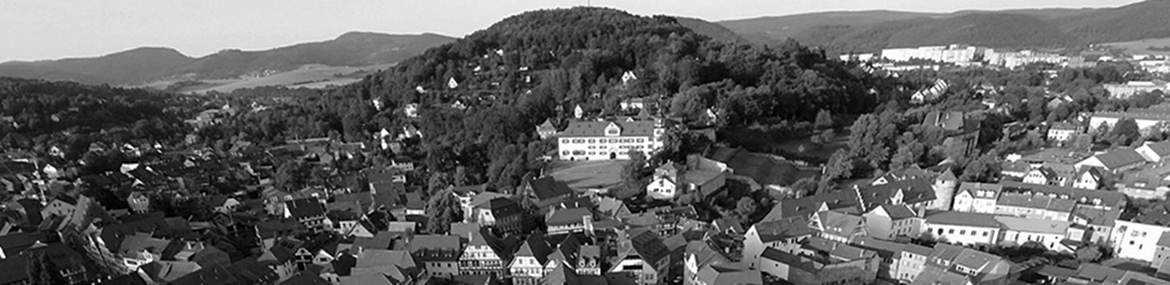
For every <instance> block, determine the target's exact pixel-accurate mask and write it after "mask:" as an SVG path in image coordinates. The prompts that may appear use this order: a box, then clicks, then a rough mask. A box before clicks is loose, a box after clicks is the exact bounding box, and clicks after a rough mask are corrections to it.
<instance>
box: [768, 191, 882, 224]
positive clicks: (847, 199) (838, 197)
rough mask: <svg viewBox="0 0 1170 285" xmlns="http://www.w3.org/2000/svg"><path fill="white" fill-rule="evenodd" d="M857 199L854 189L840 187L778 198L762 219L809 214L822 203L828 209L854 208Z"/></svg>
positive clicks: (816, 209)
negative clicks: (791, 197) (826, 191)
mask: <svg viewBox="0 0 1170 285" xmlns="http://www.w3.org/2000/svg"><path fill="white" fill-rule="evenodd" d="M858 199H859V197H858V195H857V192H856V191H853V190H851V189H842V190H838V191H833V192H828V193H817V194H816V195H813V196H807V197H803V198H799V199H785V200H780V201H776V205H775V206H772V210H771V211H770V212H768V215H767V216H766V217H764V219H763V220H764V221H772V220H780V219H784V218H789V217H795V216H806V217H807V216H811V215H812V214H813V213H816V212H817V211H820V210H821V209H820V207H821V205H822V204H824V205H827V206H828V209H829V210H836V209H842V208H856V207H857V206H858V205H860V204H861V203H860V201H858Z"/></svg>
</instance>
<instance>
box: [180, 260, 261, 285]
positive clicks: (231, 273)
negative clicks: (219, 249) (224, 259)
mask: <svg viewBox="0 0 1170 285" xmlns="http://www.w3.org/2000/svg"><path fill="white" fill-rule="evenodd" d="M234 265H235V264H233V266H232V268H233V269H228V268H227V267H226V266H225V265H214V266H211V267H207V268H203V269H200V270H199V271H195V272H193V273H191V274H187V275H186V276H183V277H179V279H175V281H171V284H174V285H204V284H243V283H245V282H243V281H242V280H240V279H238V278H236V274H235V272H236V271H235V268H236V266H234ZM269 281H272V280H269Z"/></svg>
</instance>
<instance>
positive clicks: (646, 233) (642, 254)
mask: <svg viewBox="0 0 1170 285" xmlns="http://www.w3.org/2000/svg"><path fill="white" fill-rule="evenodd" d="M623 233H625V234H623V235H624V236H625V237H626V238H619V239H618V247H617V256H616V258H614V259H613V260H614V261H613V262H611V263H610V264H613V266H612V267H610V269H609V270H607V271H606V272H608V273H622V274H630V275H632V276H634V277H635V278H634V280H635V282H636V284H639V285H650V284H661V283H665V282H666V278H667V277H668V276H670V274H669V273H670V270H669V269H670V256H669V255H670V252H669V250H668V249H667V248H666V245H665V244H663V242H662V240H661V239H660V238H659V236H658V234H657V233H655V232H654V231H651V230H648V229H645V228H635V229H631V230H628V231H626V232H623Z"/></svg>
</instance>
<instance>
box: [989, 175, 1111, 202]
mask: <svg viewBox="0 0 1170 285" xmlns="http://www.w3.org/2000/svg"><path fill="white" fill-rule="evenodd" d="M1001 184H1002V185H1003V191H1010V192H1029V191H1031V192H1036V193H1044V194H1050V195H1056V196H1057V197H1062V198H1064V197H1066V196H1067V197H1068V199H1070V200H1074V201H1081V200H1084V201H1082V203H1090V204H1091V203H1093V201H1094V200H1095V199H1097V200H1100V201H1101V205H1104V206H1109V207H1117V206H1119V205H1121V203H1124V202H1125V201H1126V200H1125V194H1122V193H1121V192H1117V191H1099V190H1086V189H1077V188H1072V187H1060V186H1052V185H1037V184H1027V183H1021V182H1015V181H1004V182H1002V183H1001Z"/></svg>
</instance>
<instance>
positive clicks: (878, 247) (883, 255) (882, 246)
mask: <svg viewBox="0 0 1170 285" xmlns="http://www.w3.org/2000/svg"><path fill="white" fill-rule="evenodd" d="M851 245H853V246H856V247H858V248H861V249H865V250H872V251H874V252H876V253H877V256H878V258H879V260H880V263H879V264H878V272H877V278H879V279H882V280H888V281H895V280H897V279H896V278H897V276H898V265H900V264H901V261H900V259H901V258H902V251H903V250H904V249H905V247H906V246H907V245H909V243H898V242H892V241H886V240H880V239H876V238H873V237H862V238H859V239H857V240H855V241H853V243H852V244H851Z"/></svg>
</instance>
